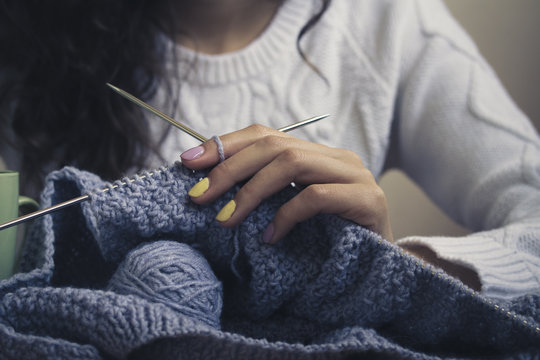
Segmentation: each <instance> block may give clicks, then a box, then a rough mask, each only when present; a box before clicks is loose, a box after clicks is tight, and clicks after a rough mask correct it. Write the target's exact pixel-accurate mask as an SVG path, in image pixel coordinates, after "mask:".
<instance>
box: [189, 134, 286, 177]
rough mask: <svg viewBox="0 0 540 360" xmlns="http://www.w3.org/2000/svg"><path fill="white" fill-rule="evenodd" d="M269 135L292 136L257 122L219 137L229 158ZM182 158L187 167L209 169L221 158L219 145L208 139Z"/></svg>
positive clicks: (226, 156)
mask: <svg viewBox="0 0 540 360" xmlns="http://www.w3.org/2000/svg"><path fill="white" fill-rule="evenodd" d="M269 135H273V136H279V137H291V135H288V134H286V133H282V132H279V131H277V130H274V129H271V128H269V127H266V126H263V125H258V124H256V125H251V126H248V127H246V128H244V129H242V130H238V131H235V132H232V133H228V134H225V135H222V136H220V137H219V139H220V141H221V144H222V145H223V153H224V155H225V158H226V159H227V158H229V157H231V156H232V155H234V154H236V153H237V152H239V151H241V150H242V149H244V148H246V147H248V146H250V145H251V144H253V143H254V142H256V141H258V140H260V139H262V138H264V137H266V136H269ZM180 158H181V159H182V163H183V164H184V165H185V166H186V167H188V168H190V169H194V170H201V169H207V168H209V167H211V166H214V165H216V164H217V163H218V162H219V160H220V158H219V153H218V147H217V144H216V142H215V141H214V140H209V141H206V142H205V143H203V144H201V145H199V146H197V147H195V148H192V149H189V150H187V151H185V152H183V153H182V155H180Z"/></svg>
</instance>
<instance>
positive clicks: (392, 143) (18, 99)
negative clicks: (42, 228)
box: [1, 0, 540, 297]
mask: <svg viewBox="0 0 540 360" xmlns="http://www.w3.org/2000/svg"><path fill="white" fill-rule="evenodd" d="M3 3H4V4H3V9H4V16H5V17H6V18H7V19H8V20H9V22H7V20H6V21H4V19H2V21H1V23H2V24H5V25H2V27H3V29H2V33H3V35H2V36H3V39H2V42H3V44H9V45H10V46H12V47H14V48H15V50H14V51H11V52H10V53H9V54H6V55H5V56H3V57H4V58H5V59H3V60H2V61H3V63H2V67H3V68H4V69H6V71H5V72H6V74H8V75H6V76H4V81H3V84H2V88H1V89H2V93H1V94H2V104H3V109H4V111H2V113H3V114H7V116H6V118H5V119H4V120H3V121H5V122H6V121H7V123H8V124H10V127H11V128H12V129H13V134H10V133H9V132H8V133H7V137H8V138H11V139H12V140H14V141H13V142H14V143H17V142H19V141H22V142H23V145H22V150H19V151H20V152H19V153H20V154H22V158H21V160H20V161H18V162H13V165H10V164H9V163H8V166H11V167H15V168H17V167H18V166H19V167H20V168H21V169H23V173H25V174H28V175H27V176H32V177H34V178H39V176H38V175H37V170H38V169H41V170H47V169H48V168H47V165H46V164H45V163H44V160H48V161H49V160H50V161H51V164H52V166H53V167H55V166H58V165H62V164H74V165H76V166H79V167H82V168H85V169H88V170H91V171H94V172H97V173H98V174H100V175H102V176H104V177H109V178H114V177H117V176H119V175H120V174H121V173H123V172H125V171H129V170H130V169H131V168H137V167H143V166H155V165H157V164H159V163H160V162H162V161H163V160H168V161H171V159H174V158H175V157H176V156H177V154H179V153H182V156H181V158H182V162H183V164H184V165H185V166H187V167H189V168H193V169H201V168H210V167H213V166H215V167H214V168H213V170H212V171H210V172H209V174H208V177H207V179H203V181H202V182H201V183H199V184H197V185H196V186H195V187H194V188H193V189H192V191H191V192H190V195H191V197H192V199H193V201H194V202H197V203H200V204H206V203H209V202H211V201H213V200H215V199H216V198H217V197H219V196H220V195H221V194H222V193H224V192H225V191H226V190H228V189H230V187H231V186H232V185H234V184H235V183H237V182H240V181H243V180H247V179H249V181H248V182H247V183H246V184H245V185H243V186H242V188H241V189H240V191H239V192H238V193H237V194H236V196H235V198H234V200H233V201H232V202H231V203H229V204H227V206H226V207H225V208H224V209H223V210H222V211H221V212H220V213H219V214H218V216H217V219H218V221H220V222H221V223H222V224H223V225H224V226H235V225H237V224H239V223H240V222H241V221H242V220H243V219H244V218H245V217H246V215H247V214H248V213H249V212H250V211H252V210H253V209H254V208H255V207H256V206H257V204H258V203H259V202H260V201H262V200H263V199H264V198H265V197H267V196H269V195H270V194H272V193H274V192H276V191H278V190H279V189H281V188H283V187H284V186H288V184H289V183H291V182H295V183H298V184H301V185H303V186H305V188H304V189H303V191H301V192H300V193H299V195H298V196H296V197H295V198H294V199H293V200H291V201H290V202H289V203H287V204H284V205H283V206H282V208H281V209H280V210H279V211H278V212H277V213H276V216H275V219H274V221H273V222H272V224H271V225H270V226H269V227H268V229H267V230H266V231H265V234H264V236H263V240H264V241H267V242H270V243H274V242H276V241H279V240H280V239H281V238H282V237H283V236H284V235H285V234H286V233H287V232H288V231H289V230H290V229H291V227H292V226H294V224H295V223H296V222H298V221H302V220H304V219H306V218H308V217H310V216H313V215H315V214H316V213H318V212H328V213H335V214H338V215H340V216H343V217H345V218H347V219H350V220H352V221H354V222H356V223H358V224H360V225H363V226H366V227H368V228H370V229H371V230H373V231H375V232H377V233H379V234H381V235H382V236H383V237H385V238H386V239H388V240H390V241H392V240H393V237H392V232H391V226H390V223H389V220H388V212H387V209H386V204H385V198H384V194H383V192H382V190H381V189H380V188H379V187H378V185H377V183H376V181H375V179H377V178H378V177H379V176H380V175H381V174H382V173H383V171H384V170H385V169H388V168H390V167H399V168H401V169H402V170H403V171H405V172H406V173H407V174H408V175H409V176H410V177H411V178H412V179H413V180H415V181H416V182H417V183H418V184H419V185H420V186H421V187H422V188H423V189H424V190H425V191H426V192H427V193H428V194H429V195H430V196H431V198H432V199H433V200H434V201H435V202H436V203H438V204H439V205H440V206H441V207H442V208H443V209H445V210H446V212H447V213H449V214H450V215H451V216H452V217H453V218H454V219H456V220H457V221H458V222H460V223H462V224H464V225H465V226H467V227H469V228H471V229H472V230H475V231H482V232H478V233H475V234H472V235H471V236H468V237H464V238H452V239H450V238H409V239H401V240H399V241H398V242H397V244H398V245H400V246H403V247H404V248H406V249H407V250H409V251H410V252H412V253H414V254H416V255H417V256H420V257H423V258H424V259H426V260H427V261H430V262H434V263H436V264H437V265H439V266H442V267H443V268H445V270H447V271H448V272H449V273H451V274H453V275H455V276H458V277H460V278H461V279H462V280H463V281H464V282H466V283H467V284H469V285H470V286H472V287H475V288H481V289H482V291H483V293H484V294H485V295H487V296H493V297H512V296H517V295H520V294H523V293H530V292H538V291H539V288H540V283H539V281H540V280H538V279H540V267H538V265H537V263H539V262H538V256H540V249H539V246H538V245H537V239H538V238H539V237H540V228H539V226H538V224H539V223H540V192H539V191H538V190H539V188H540V175H539V174H538V171H537V170H535V169H538V166H539V165H540V164H539V162H540V156H539V155H540V154H539V152H540V150H539V149H540V146H539V145H540V140H539V138H538V134H537V133H536V132H535V130H534V128H533V127H532V126H531V124H530V122H529V121H528V119H527V118H526V116H525V115H524V114H523V113H521V112H520V111H519V109H517V108H516V106H515V105H514V104H513V102H512V101H511V100H510V98H509V96H508V95H507V94H506V93H505V92H504V90H503V88H502V86H501V85H500V83H499V82H498V80H497V78H496V76H495V75H494V74H493V72H492V71H491V69H490V68H489V66H488V65H487V64H486V63H485V61H484V60H483V59H482V57H481V56H480V55H479V53H478V51H477V49H476V47H475V46H474V44H473V43H472V42H471V40H470V39H469V38H468V37H467V36H466V34H464V32H463V31H462V30H461V28H460V27H459V26H458V25H457V24H456V23H455V22H454V21H453V19H452V18H451V17H450V15H449V14H448V12H447V11H446V9H445V8H444V6H443V5H442V3H441V2H440V1H432V0H427V1H426V0H424V1H423V0H416V1H415V0H407V1H403V0H401V1H379V0H365V1H356V0H349V1H339V2H338V1H334V2H330V1H320V0H312V1H308V2H306V1H301V0H287V1H272V0H267V1H262V2H261V1H251V0H228V1H212V0H204V1H202V0H198V1H175V2H172V1H171V2H165V1H164V2H160V3H152V4H149V2H144V1H140V2H136V3H134V2H129V3H128V2H126V3H125V4H124V3H123V2H122V1H117V2H115V3H114V4H109V3H106V2H104V3H103V4H101V3H96V2H92V3H91V4H88V3H87V2H80V3H79V2H70V3H69V4H62V5H60V4H58V3H55V5H53V6H54V7H55V8H51V7H50V6H49V7H46V6H44V5H41V4H39V3H36V4H33V6H32V7H31V8H32V9H34V11H33V12H28V11H25V9H24V8H25V7H27V6H28V4H25V5H19V4H18V2H15V1H11V2H10V1H3ZM34 13H35V14H34ZM38 14H39V15H38ZM34 17H36V19H34ZM23 24H24V25H25V26H22V25H23ZM28 24H30V25H31V26H30V28H29V27H28V26H26V25H28ZM13 32H17V33H19V34H23V35H25V36H26V37H23V39H24V40H23V41H22V42H21V40H14V39H20V37H13V36H11V35H12V34H13ZM8 33H10V36H8V35H5V34H8ZM6 46H7V45H6ZM105 82H111V83H113V84H115V85H118V86H120V87H122V88H124V89H126V90H127V91H130V92H132V93H134V94H136V95H137V96H140V97H142V98H144V99H147V100H150V101H152V102H153V103H154V105H156V106H157V107H158V108H160V109H164V110H166V111H167V112H169V113H171V114H173V116H174V117H175V118H176V119H177V120H179V121H181V122H183V123H185V124H186V125H188V126H190V127H193V128H195V129H197V130H198V131H199V132H201V133H202V134H206V135H208V136H210V135H216V134H219V135H221V134H225V135H222V136H220V139H221V142H222V146H223V151H224V154H225V158H226V160H225V161H223V162H221V163H219V164H218V161H219V156H218V152H217V144H216V143H215V142H207V143H205V144H203V145H199V144H196V143H195V142H193V141H192V140H191V139H189V138H187V137H186V136H185V135H184V134H180V133H179V132H177V131H175V130H170V131H169V130H168V129H167V128H166V127H164V126H163V125H162V124H161V123H160V122H157V121H158V120H155V119H148V122H146V121H144V120H143V119H142V118H143V116H144V115H143V114H142V113H141V111H140V110H139V109H136V108H135V107H133V106H132V105H131V104H128V103H127V102H125V101H124V100H123V99H120V98H119V97H118V96H117V95H115V94H112V93H111V92H110V91H108V89H107V88H106V87H105V85H104V84H105ZM8 110H9V111H8ZM321 113H330V114H332V117H331V119H330V120H323V121H322V122H319V123H318V124H317V125H312V126H309V127H305V128H304V129H302V130H299V131H297V132H295V133H294V136H297V137H293V136H291V135H287V134H282V133H280V132H278V131H276V130H272V129H275V128H278V127H280V126H283V125H286V124H288V123H290V122H293V121H296V120H300V119H302V118H307V117H310V116H312V115H317V114H321ZM251 124H259V125H255V126H249V125H251ZM238 129H242V130H238ZM65 130H67V131H65ZM4 133H6V131H4ZM4 135H6V134H4ZM161 140H163V142H162V141H161ZM186 149H189V150H187V151H185V150H186ZM38 150H39V151H38ZM44 150H45V151H44ZM3 151H4V152H5V151H6V150H3ZM160 157H161V158H160ZM43 172H44V171H43ZM30 174H31V175H30Z"/></svg>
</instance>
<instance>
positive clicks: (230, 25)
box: [175, 0, 282, 54]
mask: <svg viewBox="0 0 540 360" xmlns="http://www.w3.org/2000/svg"><path fill="white" fill-rule="evenodd" d="M281 3H282V1H281V0H187V1H183V2H181V3H180V4H176V5H175V7H176V9H175V11H176V13H177V14H178V15H177V19H178V22H179V26H180V28H181V29H182V32H181V33H180V34H179V35H178V36H177V37H176V38H175V41H176V42H177V43H179V44H181V45H183V46H186V47H188V48H191V49H194V50H196V51H198V52H201V53H205V54H223V53H227V52H232V51H237V50H240V49H242V48H244V47H246V46H247V45H248V44H249V43H251V42H252V41H253V40H254V39H255V38H257V37H258V36H259V35H260V34H261V33H262V32H263V31H264V29H266V27H267V26H268V25H269V24H270V22H271V21H272V18H273V17H274V15H275V13H276V12H277V10H278V8H279V5H280V4H281Z"/></svg>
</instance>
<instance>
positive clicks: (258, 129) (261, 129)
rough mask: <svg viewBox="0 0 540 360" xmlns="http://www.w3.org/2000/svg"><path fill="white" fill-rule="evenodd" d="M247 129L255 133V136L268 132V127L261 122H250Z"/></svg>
mask: <svg viewBox="0 0 540 360" xmlns="http://www.w3.org/2000/svg"><path fill="white" fill-rule="evenodd" d="M247 129H248V130H249V131H250V132H252V133H253V134H255V136H256V137H264V136H266V135H268V134H269V133H270V131H271V130H270V128H269V127H267V126H264V125H261V124H252V125H249V126H248V127H247Z"/></svg>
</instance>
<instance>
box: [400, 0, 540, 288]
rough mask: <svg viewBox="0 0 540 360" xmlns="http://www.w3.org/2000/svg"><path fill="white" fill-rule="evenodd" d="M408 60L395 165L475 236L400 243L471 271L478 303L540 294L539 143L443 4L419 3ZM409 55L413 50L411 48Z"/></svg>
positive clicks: (418, 1)
mask: <svg viewBox="0 0 540 360" xmlns="http://www.w3.org/2000/svg"><path fill="white" fill-rule="evenodd" d="M416 13H417V17H418V24H419V26H418V29H415V31H412V32H411V35H410V37H411V38H410V39H409V40H410V41H412V42H413V43H415V44H420V45H418V46H411V47H410V48H411V49H414V51H415V52H416V53H412V54H411V53H409V54H408V56H406V57H404V58H406V59H408V60H407V62H406V63H405V62H404V64H403V69H404V70H403V71H402V74H403V76H402V77H401V82H400V90H399V95H398V99H399V101H398V105H397V107H398V108H397V114H398V115H397V119H396V121H397V124H396V125H397V126H396V130H397V142H398V145H397V146H398V150H399V155H398V157H399V160H398V163H399V166H400V167H401V169H402V170H403V171H405V173H407V174H408V176H410V177H411V178H412V179H413V180H414V181H415V182H416V183H418V184H419V185H420V186H421V187H422V188H423V190H424V191H425V192H426V193H427V194H428V196H430V198H431V199H433V200H434V201H435V202H436V203H437V204H438V205H439V206H440V207H441V208H442V209H443V210H444V211H445V212H446V213H448V214H449V215H450V216H451V217H452V218H454V219H455V220H456V221H458V222H459V223H461V224H463V225H464V226H466V227H468V228H469V229H472V230H473V231H476V233H473V234H471V235H469V236H466V237H460V238H450V237H408V238H405V239H400V240H399V241H398V244H399V245H401V246H407V245H411V244H416V245H423V246H427V247H429V248H430V249H431V250H433V251H434V252H435V254H436V255H437V256H438V257H440V258H442V259H445V260H448V261H452V262H454V263H459V264H461V265H464V266H466V267H469V268H472V269H474V270H475V271H476V273H477V274H478V276H479V278H480V281H481V286H482V292H483V293H484V294H485V295H486V296H490V297H497V298H511V297H514V296H518V295H522V294H525V293H540V139H539V136H538V133H537V132H536V130H535V129H534V127H533V126H532V124H531V123H530V121H529V119H528V118H527V116H526V115H525V114H524V113H523V112H521V111H520V110H519V109H518V108H517V106H516V105H515V104H514V102H513V101H512V99H511V97H510V96H509V95H508V94H507V93H506V91H505V90H504V88H503V86H502V84H501V83H500V81H499V80H498V78H497V76H496V74H495V73H494V72H493V70H492V69H491V68H490V67H489V65H488V64H487V63H486V62H485V61H484V60H483V58H482V57H481V56H480V55H479V53H478V51H477V50H476V47H475V45H474V44H473V42H472V41H471V39H470V38H469V37H468V36H467V35H466V34H465V33H464V31H463V30H462V29H461V28H460V27H459V25H458V24H457V23H456V22H455V21H454V20H453V19H452V17H451V15H450V14H449V12H448V11H447V9H446V8H445V7H444V5H443V4H442V2H440V1H434V0H427V1H425V0H417V1H416ZM411 51H413V50H411Z"/></svg>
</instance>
